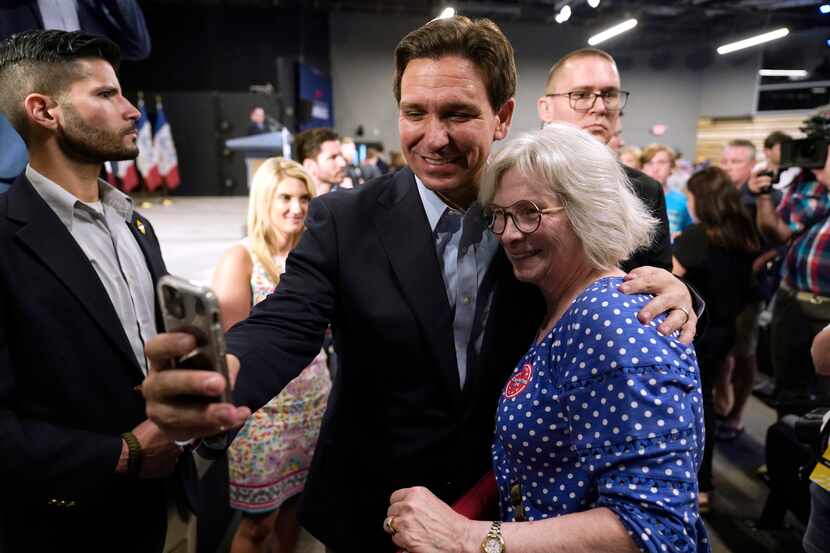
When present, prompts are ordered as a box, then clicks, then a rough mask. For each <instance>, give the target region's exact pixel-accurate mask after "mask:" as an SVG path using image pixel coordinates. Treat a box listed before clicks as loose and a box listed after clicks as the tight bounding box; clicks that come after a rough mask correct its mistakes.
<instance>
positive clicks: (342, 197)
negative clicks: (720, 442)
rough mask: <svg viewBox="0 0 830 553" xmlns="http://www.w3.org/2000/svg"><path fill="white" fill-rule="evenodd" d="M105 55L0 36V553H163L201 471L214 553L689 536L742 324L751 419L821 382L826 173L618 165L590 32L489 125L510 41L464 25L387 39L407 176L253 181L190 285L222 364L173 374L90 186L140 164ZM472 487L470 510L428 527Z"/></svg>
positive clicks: (651, 543)
mask: <svg viewBox="0 0 830 553" xmlns="http://www.w3.org/2000/svg"><path fill="white" fill-rule="evenodd" d="M119 59H120V58H119V49H118V46H116V45H115V44H114V43H112V42H110V41H109V40H107V39H104V38H101V37H98V36H94V35H90V34H86V33H83V32H65V31H30V32H25V33H21V34H17V35H15V36H13V37H12V38H11V39H8V40H6V41H5V42H3V43H2V44H0V112H2V114H3V115H4V116H5V117H6V118H7V119H8V121H9V122H10V123H11V124H12V126H14V128H15V129H16V130H17V132H19V133H20V135H21V136H23V137H24V139H25V142H26V145H27V150H28V157H29V163H28V165H27V166H26V169H25V171H24V173H23V174H21V175H20V176H19V177H17V179H16V180H15V181H14V182H13V184H12V185H11V188H10V190H9V191H8V192H6V193H4V194H2V195H0V241H1V242H2V244H3V247H2V248H0V278H2V279H3V282H4V286H3V292H2V296H0V305H2V319H0V346H2V349H1V350H0V352H2V355H1V356H0V470H2V473H3V474H4V475H6V476H7V481H8V482H9V490H8V498H9V500H8V501H7V502H6V504H5V505H4V506H3V507H2V511H0V513H2V518H1V519H0V528H2V534H0V550H3V551H5V550H6V549H8V551H12V552H16V551H24V550H25V551H51V550H55V549H56V548H57V547H61V548H68V549H72V550H74V549H76V548H77V549H78V550H84V551H109V550H113V549H117V550H119V551H136V552H158V551H161V548H162V545H163V543H164V535H165V528H166V522H165V521H166V518H167V512H168V509H169V508H170V506H171V505H187V506H189V508H191V509H193V511H194V512H196V513H197V515H198V513H199V511H200V510H201V509H204V508H205V505H207V504H210V502H212V501H216V495H215V493H214V492H215V490H212V489H211V488H210V487H209V486H204V485H200V484H201V475H202V474H204V472H205V467H208V466H210V465H212V464H213V463H215V462H216V461H217V460H218V459H221V458H227V460H228V464H229V477H230V478H229V479H230V484H229V485H230V504H231V506H233V507H234V508H235V509H237V510H239V511H241V512H242V518H241V522H240V524H239V527H238V528H237V529H236V532H235V535H234V538H233V543H232V545H231V550H232V551H233V552H234V553H242V552H249V551H263V552H264V551H280V552H284V551H292V550H294V547H295V543H296V537H297V532H298V530H299V527H300V526H302V527H304V528H306V529H307V530H308V531H309V532H310V533H311V534H312V535H313V536H315V537H316V538H317V539H319V540H320V541H321V542H322V543H323V544H325V546H326V548H327V550H328V551H333V552H335V553H340V552H347V551H373V552H383V551H389V552H391V551H395V550H398V549H402V550H405V551H408V552H410V553H437V552H444V551H469V552H478V551H486V552H488V553H504V552H505V551H554V550H555V551H562V552H570V551H586V550H589V551H597V552H599V551H609V552H615V553H616V552H622V551H648V552H654V553H657V552H661V551H689V552H706V551H709V550H710V548H711V546H710V543H709V539H708V536H707V530H706V528H705V526H704V524H703V519H702V518H701V513H704V512H706V511H707V510H709V509H710V508H711V505H710V501H711V494H712V493H714V491H715V482H716V476H717V475H713V467H712V452H713V447H714V442H715V438H717V437H720V438H722V439H734V438H735V437H737V436H738V435H739V434H740V433H741V431H742V429H743V422H742V414H743V410H744V408H745V405H746V403H747V399H748V398H749V396H750V394H751V392H752V387H753V383H754V381H755V376H756V372H757V356H758V354H759V352H758V333H759V325H760V317H761V313H762V311H771V312H772V322H771V324H770V336H771V338H770V343H771V352H770V356H771V358H772V364H773V367H774V371H775V374H774V382H775V388H774V391H773V396H774V401H775V402H776V403H775V405H777V406H778V408H779V412H780V414H781V415H784V414H788V413H794V412H799V410H802V412H803V408H804V406H805V405H808V406H811V405H814V404H815V403H816V402H818V401H820V399H821V398H824V397H826V395H827V394H826V390H825V388H824V386H825V381H824V380H823V377H822V376H820V375H817V374H816V372H815V370H814V368H813V367H814V364H813V361H812V359H811V357H810V355H811V353H810V352H811V349H810V348H811V344H812V341H813V338H814V337H815V336H816V335H819V338H818V339H817V342H816V347H815V349H814V350H813V355H815V356H816V358H817V361H816V363H815V366H816V367H818V368H819V371H820V372H822V371H824V372H826V365H825V363H826V362H827V361H826V350H827V349H828V348H827V346H826V343H827V342H828V340H827V338H826V335H827V333H828V332H830V331H825V332H822V329H824V328H825V327H827V326H828V323H830V289H828V288H830V274H828V273H827V271H826V267H825V265H826V263H827V262H826V261H824V260H825V259H830V256H828V255H826V254H825V253H824V251H825V249H826V247H827V246H826V243H828V241H827V240H826V238H827V235H828V232H830V211H828V207H830V196H829V195H828V189H827V187H828V186H830V161H826V162H825V165H823V166H822V167H812V168H808V167H804V168H796V170H794V171H784V169H789V168H785V167H781V145H782V144H783V143H787V142H788V141H789V140H790V138H789V137H787V136H786V135H784V134H783V133H773V135H771V136H770V138H769V139H768V140H767V142H766V143H765V159H764V161H763V163H761V164H757V159H756V157H757V156H756V152H755V147H754V145H753V144H752V143H751V142H748V141H744V140H739V139H736V140H733V141H731V142H730V143H729V144H727V145H726V146H725V148H724V151H723V159H722V160H720V164H719V165H720V167H714V166H713V167H705V168H701V169H700V170H698V171H695V172H694V173H693V174H691V175H687V176H688V178H687V179H686V178H680V179H678V178H676V177H677V171H676V168H677V165H678V160H677V155H676V154H675V152H674V150H673V149H672V148H671V147H669V146H667V145H662V144H653V145H650V146H647V147H646V148H644V149H643V150H642V151H639V150H637V149H636V148H633V147H623V148H621V147H620V145H621V142H622V135H621V117H622V114H623V108H624V107H625V105H626V102H627V100H628V98H629V93H628V92H626V91H624V90H623V89H622V86H621V77H620V74H619V71H618V69H617V66H616V63H615V61H614V59H613V57H612V56H610V55H609V54H608V53H606V52H604V51H602V50H598V49H594V48H586V49H581V50H577V51H575V52H571V53H569V54H567V55H565V56H563V57H562V58H561V59H560V60H558V61H557V62H556V63H555V64H554V65H553V67H552V68H551V70H550V72H549V74H548V76H547V80H546V81H545V88H544V90H543V91H541V92H542V95H541V96H540V98H539V99H538V101H537V110H538V115H539V119H540V120H541V122H542V123H543V128H542V129H541V130H538V131H533V132H530V133H526V134H522V135H520V136H517V137H514V138H511V139H507V137H508V132H509V131H510V128H511V123H512V117H513V113H514V110H515V107H516V99H515V95H516V81H517V71H516V64H515V58H514V53H513V48H512V46H511V45H510V43H509V41H508V40H507V39H506V37H505V36H504V35H503V34H502V32H501V30H500V29H499V28H498V26H497V25H495V24H494V23H493V22H491V21H489V20H478V21H472V20H470V19H468V18H466V17H452V18H448V19H440V20H434V21H431V22H429V23H427V24H426V25H424V26H422V27H420V28H418V29H415V30H413V31H412V32H410V33H409V34H408V35H406V36H405V37H403V38H402V39H401V41H400V43H399V44H398V46H397V47H396V49H395V55H394V61H395V67H394V69H395V80H394V96H395V100H396V101H397V103H398V106H399V110H400V113H399V131H400V150H401V153H400V155H401V157H402V158H403V161H402V160H400V159H397V156H394V155H390V158H389V162H390V163H389V166H386V163H385V162H384V163H381V162H380V161H381V158H380V153H379V152H378V151H375V150H373V149H371V148H370V149H369V151H368V152H367V156H366V159H365V160H363V161H362V162H358V161H357V156H356V147H355V142H354V140H353V139H352V138H349V137H341V136H340V135H338V133H336V132H335V131H334V130H332V129H326V128H316V129H310V130H307V131H304V132H302V133H299V134H298V135H297V136H296V137H295V143H294V152H295V153H296V158H297V159H296V160H288V159H283V158H271V159H268V160H267V161H266V162H265V163H264V164H263V165H262V166H260V167H259V169H258V170H257V171H256V174H255V176H254V178H253V181H252V183H251V190H250V196H249V208H248V215H247V237H246V238H245V239H244V240H242V241H241V242H239V243H238V244H235V245H233V246H232V247H231V248H230V249H228V250H227V251H226V252H225V253H224V254H223V256H222V258H221V259H220V260H219V262H218V265H217V267H216V270H215V272H214V278H213V289H214V291H215V294H216V297H217V298H218V301H219V305H220V307H221V312H222V326H223V330H224V331H225V333H226V334H225V338H226V342H227V353H228V354H227V357H226V361H227V366H228V369H229V373H230V379H229V381H226V380H225V379H224V378H221V377H220V375H218V374H216V373H215V372H212V371H198V370H181V369H175V368H172V367H174V366H175V360H176V359H179V358H182V357H183V356H186V355H188V354H189V353H190V352H191V351H192V350H193V349H194V348H195V347H196V339H195V337H194V336H192V335H190V334H187V333H168V332H164V331H163V329H162V328H161V325H160V320H159V309H158V300H157V298H156V296H155V293H154V288H155V284H156V283H157V281H158V278H159V277H160V276H161V275H163V274H164V273H165V272H166V270H165V266H164V262H163V260H162V257H161V251H160V248H159V244H158V240H157V239H156V237H155V234H154V232H153V229H152V226H151V224H150V222H149V221H148V220H146V219H145V218H143V217H142V216H141V215H139V214H138V213H136V212H135V211H134V209H133V203H132V200H131V199H130V198H129V197H128V196H126V195H124V194H122V193H121V192H119V191H118V190H116V189H114V188H113V187H111V186H110V185H108V184H107V183H106V182H105V181H103V180H101V179H100V178H99V175H100V171H101V164H102V163H103V162H104V161H108V160H118V159H127V158H131V157H135V155H136V154H137V146H136V138H137V133H136V122H137V120H138V117H139V114H138V111H137V110H136V109H135V107H134V106H132V105H131V104H130V102H129V101H127V100H126V99H125V98H124V96H123V94H122V91H121V89H120V86H119V83H118V78H117V74H116V72H117V69H118V65H119ZM259 110H261V108H256V107H255V108H253V109H252V110H251V116H252V123H254V124H255V123H257V122H259V125H258V126H256V128H253V127H252V129H251V132H252V133H254V132H261V130H262V129H261V128H260V127H262V125H264V121H265V114H264V111H263V112H262V113H260V111H259ZM254 118H256V121H254ZM808 134H809V135H810V136H819V137H821V138H824V139H826V138H827V137H828V135H830V113H822V114H820V116H819V117H818V118H817V119H814V120H813V125H812V126H811V127H810V128H809V129H808ZM506 139H507V141H506V143H505V145H504V146H503V147H502V148H501V149H500V150H499V151H498V152H495V153H494V152H492V151H491V149H492V146H493V144H494V142H496V141H501V140H506ZM617 150H619V151H617ZM640 168H641V169H642V171H641V170H640ZM673 176H674V177H675V178H674V179H673V178H672V177H673ZM779 275H780V276H779ZM20 290H31V293H26V294H20V293H19V291H20ZM703 313H705V315H706V316H705V319H703V318H701V319H699V317H700V316H701V314H703ZM68 329H73V330H74V329H77V330H80V331H81V332H77V330H75V331H73V332H68ZM44 335H46V336H49V337H50V338H49V347H48V348H45V347H43V344H42V340H41V338H42V336H44ZM696 335H697V338H696V339H695V336H696ZM693 340H694V341H693ZM335 359H336V362H335ZM228 386H231V387H232V389H231V390H228V389H227V387H228ZM225 392H230V393H231V397H232V402H230V403H225V402H220V401H215V398H216V397H217V396H218V395H220V394H222V393H225ZM102 414H103V415H104V416H102ZM482 481H484V482H487V481H489V482H492V484H493V488H494V489H495V497H494V498H493V499H494V501H495V502H496V503H497V508H496V509H495V511H494V512H493V513H494V514H492V516H491V515H489V514H488V516H487V517H484V520H481V515H482V513H489V511H486V510H484V511H482V512H479V513H470V512H466V513H464V512H458V511H456V510H454V509H453V504H454V503H456V502H457V501H459V499H462V500H463V499H464V498H465V497H467V496H466V495H465V494H467V493H468V490H471V489H476V488H474V486H475V485H476V484H477V483H479V484H480V483H481V482H482ZM811 491H812V494H813V502H814V509H813V513H812V517H813V518H812V519H811V524H810V528H811V530H809V531H808V538H805V548H807V549H808V551H809V552H810V553H814V552H815V551H822V550H823V547H824V545H823V544H821V543H818V541H817V540H818V539H819V538H816V537H815V536H820V535H821V532H820V530H817V529H816V528H817V527H818V528H821V525H822V524H826V522H827V518H828V516H830V514H828V512H827V509H826V508H824V509H823V508H822V506H824V507H826V506H827V503H828V502H827V495H826V494H827V492H826V491H825V490H824V489H823V488H821V487H820V486H818V485H815V486H813V487H812V488H811ZM588 528H590V531H586V529H588ZM811 536H812V538H811ZM4 548H5V549H4Z"/></svg>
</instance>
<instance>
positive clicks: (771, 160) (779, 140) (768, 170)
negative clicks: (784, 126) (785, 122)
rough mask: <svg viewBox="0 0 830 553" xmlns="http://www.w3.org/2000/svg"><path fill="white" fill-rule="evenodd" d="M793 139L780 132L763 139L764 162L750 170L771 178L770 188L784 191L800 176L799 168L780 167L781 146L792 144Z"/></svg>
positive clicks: (774, 132)
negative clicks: (787, 143)
mask: <svg viewBox="0 0 830 553" xmlns="http://www.w3.org/2000/svg"><path fill="white" fill-rule="evenodd" d="M792 140H793V138H792V137H791V136H790V135H788V134H787V133H785V132H782V131H772V132H771V133H769V134H768V135H767V137H766V138H765V139H764V161H762V162H761V163H758V164H757V165H756V166H755V167H753V168H752V172H753V173H762V172H763V173H764V174H766V175H767V176H769V177H772V186H773V188H776V189H777V190H785V189H786V188H787V187H788V186H789V185H790V183H792V182H793V181H794V180H795V178H796V177H797V176H798V175H799V174H801V168H800V167H787V166H782V165H781V145H782V144H784V143H786V142H792Z"/></svg>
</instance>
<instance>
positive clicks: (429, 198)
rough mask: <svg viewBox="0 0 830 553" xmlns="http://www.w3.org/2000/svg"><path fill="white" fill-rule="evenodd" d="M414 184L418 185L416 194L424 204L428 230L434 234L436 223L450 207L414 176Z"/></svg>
mask: <svg viewBox="0 0 830 553" xmlns="http://www.w3.org/2000/svg"><path fill="white" fill-rule="evenodd" d="M415 184H417V185H418V194H420V196H421V203H422V204H424V211H426V212H427V220H428V221H429V228H430V230H432V232H435V227H437V226H438V221H440V220H441V216H442V215H444V211H446V210H447V209H450V207H449V206H448V205H447V204H445V203H444V200H442V199H441V198H440V197H439V196H438V194H436V193H435V192H433V191H432V190H430V189H429V188H427V187H426V185H424V183H423V182H421V179H419V178H418V175H415Z"/></svg>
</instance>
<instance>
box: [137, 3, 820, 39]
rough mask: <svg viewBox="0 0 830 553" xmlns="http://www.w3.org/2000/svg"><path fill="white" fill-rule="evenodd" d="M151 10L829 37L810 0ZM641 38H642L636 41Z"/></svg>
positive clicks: (661, 35)
mask: <svg viewBox="0 0 830 553" xmlns="http://www.w3.org/2000/svg"><path fill="white" fill-rule="evenodd" d="M147 3H152V4H157V5H158V4H179V5H181V4H191V5H210V6H222V7H224V8H227V9H233V10H244V9H255V8H266V7H268V8H280V9H286V10H302V11H306V12H310V11H314V12H326V11H328V12H336V11H346V12H364V13H375V14H388V15H398V16H400V15H410V16H417V17H423V18H429V17H434V16H435V15H437V14H438V13H439V12H440V10H441V9H442V8H443V7H444V6H446V5H451V6H453V7H454V8H455V9H456V11H457V13H459V14H462V15H467V16H470V17H489V18H491V19H494V20H495V21H497V22H505V21H523V22H532V23H549V24H551V25H557V23H556V22H555V21H554V17H555V16H556V14H557V13H558V11H559V9H560V8H561V7H562V6H564V5H566V4H567V5H570V6H571V8H572V10H573V15H572V16H571V18H570V20H569V21H567V22H566V23H564V25H569V26H576V27H581V28H586V29H596V30H602V29H603V28H605V27H608V26H611V25H613V24H616V23H618V22H620V21H623V20H624V19H628V18H631V17H636V18H637V19H638V21H639V27H640V28H641V29H648V31H649V32H648V33H638V35H639V38H638V46H639V47H650V46H651V47H657V46H662V45H665V44H668V43H673V44H689V45H695V44H701V43H702V42H706V43H710V42H717V41H719V40H722V39H735V38H742V37H743V36H749V35H751V34H753V33H755V32H756V31H763V30H768V29H773V28H778V27H784V26H786V27H789V28H790V31H791V32H794V33H795V32H800V31H816V30H824V31H826V32H827V33H828V38H830V15H821V14H820V13H819V10H818V6H819V5H820V4H822V3H823V2H817V1H813V0H601V1H600V4H599V6H598V7H597V8H591V7H590V6H589V5H588V3H587V0H481V1H469V0H468V1H453V0H446V1H444V0H439V1H413V0H148V1H147ZM644 37H648V38H644Z"/></svg>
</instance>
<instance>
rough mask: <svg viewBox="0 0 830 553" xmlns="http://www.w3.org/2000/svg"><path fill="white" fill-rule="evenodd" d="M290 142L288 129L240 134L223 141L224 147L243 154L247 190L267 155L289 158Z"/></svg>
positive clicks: (290, 137)
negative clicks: (249, 134)
mask: <svg viewBox="0 0 830 553" xmlns="http://www.w3.org/2000/svg"><path fill="white" fill-rule="evenodd" d="M291 142H293V137H292V136H291V133H290V132H288V129H286V128H285V127H283V129H282V131H279V132H269V133H264V134H254V135H251V136H240V137H238V138H230V139H228V140H226V141H225V147H226V148H227V149H228V150H231V151H232V152H241V153H242V154H243V155H244V156H245V170H246V173H247V177H248V190H250V189H251V182H252V180H253V178H254V173H256V171H257V169H259V166H260V165H262V163H263V162H264V161H265V160H266V159H268V158H269V157H274V156H277V155H279V156H282V157H284V158H286V159H291Z"/></svg>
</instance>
